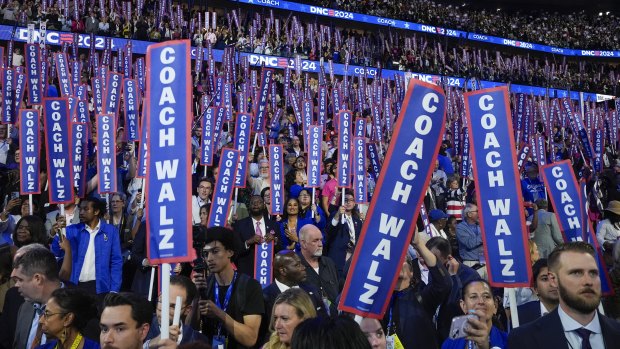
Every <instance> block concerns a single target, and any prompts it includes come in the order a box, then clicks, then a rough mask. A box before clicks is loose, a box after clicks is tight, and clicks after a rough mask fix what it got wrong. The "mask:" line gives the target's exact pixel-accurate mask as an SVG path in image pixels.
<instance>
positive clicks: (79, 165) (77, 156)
mask: <svg viewBox="0 0 620 349" xmlns="http://www.w3.org/2000/svg"><path fill="white" fill-rule="evenodd" d="M87 142H88V124H87V123H83V122H74V123H71V159H72V162H73V163H72V165H73V185H74V186H75V189H76V191H77V195H78V197H80V198H83V197H84V196H85V194H86V158H87V156H86V154H87V153H88V143H87Z"/></svg>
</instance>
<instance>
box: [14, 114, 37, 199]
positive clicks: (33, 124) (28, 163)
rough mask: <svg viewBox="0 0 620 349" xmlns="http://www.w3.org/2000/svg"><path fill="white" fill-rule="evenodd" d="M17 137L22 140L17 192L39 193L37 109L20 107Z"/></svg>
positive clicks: (22, 193) (23, 193)
mask: <svg viewBox="0 0 620 349" xmlns="http://www.w3.org/2000/svg"><path fill="white" fill-rule="evenodd" d="M19 125H20V128H19V139H20V140H21V141H22V143H21V144H22V145H21V147H20V148H21V149H20V151H21V155H20V156H21V158H20V162H19V178H20V179H21V180H20V185H19V193H20V194H21V195H25V194H40V193H41V185H40V182H39V172H40V171H39V169H40V161H41V159H40V154H41V130H40V127H39V111H38V110H36V109H22V110H20V112H19Z"/></svg>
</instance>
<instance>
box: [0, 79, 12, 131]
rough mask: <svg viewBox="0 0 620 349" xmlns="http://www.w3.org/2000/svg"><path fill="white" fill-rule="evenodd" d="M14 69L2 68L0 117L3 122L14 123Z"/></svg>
mask: <svg viewBox="0 0 620 349" xmlns="http://www.w3.org/2000/svg"><path fill="white" fill-rule="evenodd" d="M15 121H16V120H15V70H13V69H10V68H5V69H2V117H1V118H0V122H1V123H3V124H14V123H15Z"/></svg>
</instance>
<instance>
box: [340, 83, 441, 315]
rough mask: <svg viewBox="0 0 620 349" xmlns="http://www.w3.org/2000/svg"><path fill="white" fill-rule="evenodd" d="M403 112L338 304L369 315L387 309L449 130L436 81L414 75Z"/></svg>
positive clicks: (355, 312) (380, 312)
mask: <svg viewBox="0 0 620 349" xmlns="http://www.w3.org/2000/svg"><path fill="white" fill-rule="evenodd" d="M402 110H403V112H402V113H401V115H400V116H399V118H398V119H397V122H396V125H395V127H394V130H395V133H394V137H393V139H392V144H391V146H390V148H389V150H388V154H387V156H386V160H385V166H384V167H383V170H382V171H381V176H380V179H379V180H378V181H377V188H376V190H375V193H374V195H373V200H372V202H371V203H370V207H369V209H368V213H367V214H366V220H365V221H364V225H363V227H362V232H361V234H360V238H359V240H358V242H357V245H356V248H355V253H354V254H353V259H352V260H351V268H350V269H349V273H348V275H347V278H346V282H345V285H344V289H343V291H342V296H341V298H340V304H339V305H338V308H339V309H340V310H343V311H347V312H350V313H354V314H356V315H360V316H364V317H373V318H378V319H381V318H383V317H384V315H385V313H386V310H387V308H388V305H389V303H390V299H391V296H392V293H393V290H394V286H395V285H396V282H397V281H398V274H399V273H400V270H401V268H402V263H403V261H404V258H405V254H406V253H407V246H409V243H410V241H411V238H412V237H413V234H414V229H415V217H416V216H417V215H418V210H419V206H420V203H421V202H422V200H423V198H424V195H425V193H426V188H427V187H428V183H429V182H430V178H431V175H432V172H433V168H434V166H433V163H434V162H435V159H436V157H437V153H438V152H439V147H440V145H441V135H442V134H443V133H444V130H445V118H446V113H445V97H444V94H443V90H441V88H440V87H438V86H436V85H432V84H428V83H424V82H422V81H415V79H412V82H411V83H410V84H409V89H408V91H407V97H406V98H405V100H404V104H403V109H402ZM404 125H410V127H405V126H404ZM401 131H404V132H401Z"/></svg>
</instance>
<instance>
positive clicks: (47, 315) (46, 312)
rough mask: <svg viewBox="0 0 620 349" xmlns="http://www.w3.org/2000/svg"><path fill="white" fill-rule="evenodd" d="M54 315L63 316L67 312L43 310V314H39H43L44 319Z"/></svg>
mask: <svg viewBox="0 0 620 349" xmlns="http://www.w3.org/2000/svg"><path fill="white" fill-rule="evenodd" d="M54 315H62V316H65V315H67V313H62V312H58V313H50V312H49V311H47V310H46V311H44V312H43V314H41V316H43V317H44V318H45V319H49V318H50V317H52V316H54Z"/></svg>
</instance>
